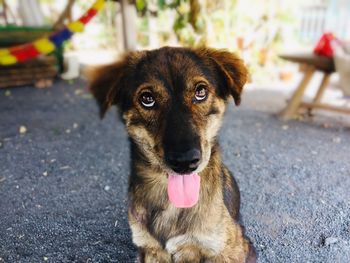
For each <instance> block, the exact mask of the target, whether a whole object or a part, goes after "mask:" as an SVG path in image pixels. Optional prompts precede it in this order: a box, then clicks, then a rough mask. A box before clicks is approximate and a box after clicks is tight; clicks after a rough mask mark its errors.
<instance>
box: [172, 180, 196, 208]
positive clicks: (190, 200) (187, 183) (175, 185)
mask: <svg viewBox="0 0 350 263" xmlns="http://www.w3.org/2000/svg"><path fill="white" fill-rule="evenodd" d="M199 188H200V177H199V176H198V174H196V173H193V174H184V175H180V174H169V178H168V196H169V200H170V202H171V203H172V204H173V205H174V206H175V207H178V208H188V207H192V206H194V205H195V204H197V202H198V198H199Z"/></svg>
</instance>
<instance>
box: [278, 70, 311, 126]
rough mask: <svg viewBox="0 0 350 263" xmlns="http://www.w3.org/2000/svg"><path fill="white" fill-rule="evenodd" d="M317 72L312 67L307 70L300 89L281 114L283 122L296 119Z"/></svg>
mask: <svg viewBox="0 0 350 263" xmlns="http://www.w3.org/2000/svg"><path fill="white" fill-rule="evenodd" d="M315 70H316V69H315V68H314V67H311V66H310V67H308V68H307V69H306V71H305V74H304V77H303V79H302V81H301V82H300V84H299V86H298V88H297V89H296V90H295V92H294V93H293V96H292V98H291V99H290V101H289V102H288V104H287V107H286V108H285V109H284V110H283V111H282V112H281V113H280V117H281V119H282V120H289V119H292V118H294V117H295V115H296V113H297V112H298V109H299V106H300V103H301V100H302V98H303V95H304V92H305V89H306V87H307V84H309V82H310V80H311V78H312V76H313V75H314V73H315Z"/></svg>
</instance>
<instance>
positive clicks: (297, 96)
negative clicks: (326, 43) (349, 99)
mask: <svg viewBox="0 0 350 263" xmlns="http://www.w3.org/2000/svg"><path fill="white" fill-rule="evenodd" d="M280 57H281V58H282V59H285V60H288V61H291V62H295V63H298V64H300V65H302V66H303V68H304V69H305V70H304V76H303V78H302V80H301V82H300V84H299V86H298V87H297V88H296V90H295V91H294V93H293V95H292V97H291V99H290V100H289V101H288V103H287V106H286V108H285V109H284V110H283V111H282V112H281V113H280V117H281V118H282V119H283V120H289V119H293V118H295V117H297V116H298V114H299V111H300V110H301V109H304V110H307V111H308V112H309V113H311V111H312V109H317V108H318V109H323V110H330V111H336V112H341V113H349V114H350V108H346V107H338V106H334V105H330V104H325V103H321V99H322V96H323V94H324V91H325V89H326V88H327V86H328V83H329V78H330V76H331V74H332V73H333V72H334V71H335V67H334V61H333V59H332V58H327V57H323V56H317V55H314V54H312V53H299V54H283V55H280ZM316 71H321V72H322V73H323V78H322V81H321V84H320V86H319V87H318V90H317V92H316V95H315V97H314V98H313V100H312V102H304V101H303V95H304V93H305V91H306V89H307V86H308V84H309V82H310V80H311V79H312V77H313V75H314V73H315V72H316Z"/></svg>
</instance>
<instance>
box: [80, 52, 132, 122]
mask: <svg viewBox="0 0 350 263" xmlns="http://www.w3.org/2000/svg"><path fill="white" fill-rule="evenodd" d="M125 66H126V60H125V59H123V60H121V61H118V62H115V63H113V64H109V65H104V66H99V67H94V68H90V69H88V70H87V72H86V77H87V79H88V82H89V90H90V92H91V93H92V94H93V96H94V97H95V99H96V102H97V105H98V107H99V109H100V117H101V118H103V117H104V115H105V113H106V112H107V110H108V109H109V108H110V107H111V106H112V105H116V104H117V97H118V93H119V91H120V89H122V85H123V84H122V79H123V75H124V70H125Z"/></svg>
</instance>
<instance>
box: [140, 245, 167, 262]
mask: <svg viewBox="0 0 350 263" xmlns="http://www.w3.org/2000/svg"><path fill="white" fill-rule="evenodd" d="M138 262H140V263H171V262H172V261H171V256H170V254H168V253H167V252H166V251H165V250H162V249H157V248H140V249H139V258H138Z"/></svg>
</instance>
